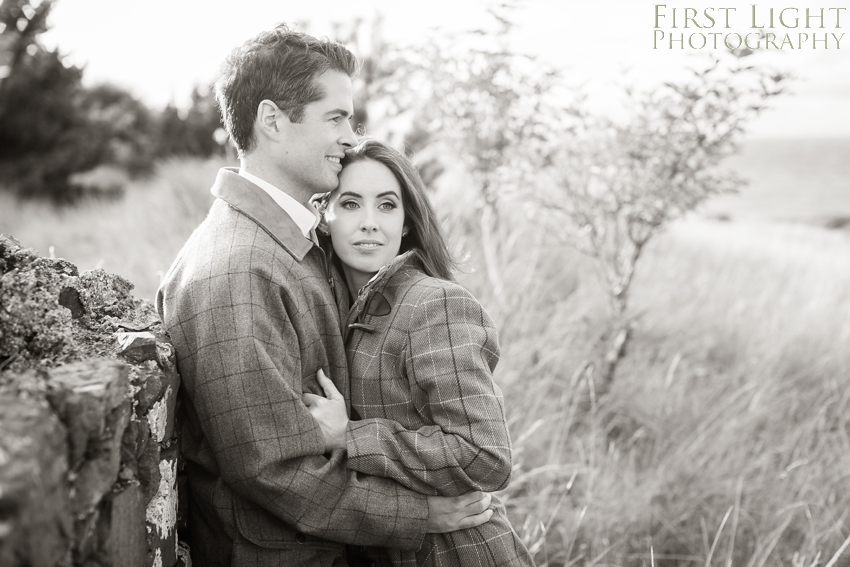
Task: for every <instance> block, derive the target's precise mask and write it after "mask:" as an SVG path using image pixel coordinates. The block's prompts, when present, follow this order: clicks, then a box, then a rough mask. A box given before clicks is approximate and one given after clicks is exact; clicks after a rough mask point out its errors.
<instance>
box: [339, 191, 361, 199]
mask: <svg viewBox="0 0 850 567" xmlns="http://www.w3.org/2000/svg"><path fill="white" fill-rule="evenodd" d="M346 195H348V196H349V197H359V198H362V197H363V195H361V194H360V193H355V192H354V191H343V192H342V193H340V194H339V198H342V197H345V196H346Z"/></svg>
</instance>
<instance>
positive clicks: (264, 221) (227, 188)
mask: <svg viewBox="0 0 850 567" xmlns="http://www.w3.org/2000/svg"><path fill="white" fill-rule="evenodd" d="M212 194H213V195H214V196H216V197H218V198H219V199H221V200H223V201H225V202H226V203H227V204H228V205H230V206H231V207H233V208H234V209H237V210H238V211H240V212H241V213H243V214H244V215H246V216H248V217H250V218H251V220H253V221H254V222H256V223H257V224H258V225H260V226H261V227H262V228H263V230H265V231H266V232H268V233H269V235H270V236H271V237H272V238H274V239H275V240H276V241H277V243H278V244H280V245H281V246H283V248H285V249H286V251H287V252H289V253H290V254H291V255H292V256H293V257H294V258H295V259H296V260H298V261H299V262H300V261H301V260H303V259H304V256H306V255H307V252H309V251H310V249H311V248H312V247H313V243H312V242H310V241H309V240H307V239H306V238H304V235H303V234H302V233H301V229H299V228H298V225H297V224H295V221H294V220H292V217H290V216H289V215H288V214H287V213H286V211H284V210H283V209H281V208H280V206H279V205H278V204H277V203H275V202H274V199H272V198H271V197H269V195H268V193H266V192H265V191H263V190H262V189H260V188H259V187H257V186H256V185H254V184H253V183H251V182H250V181H248V180H247V179H245V178H244V177H242V176H241V175H239V173H238V172H237V170H236V168H231V167H225V168H222V169H220V170H219V172H218V177H216V180H215V185H213V187H212Z"/></svg>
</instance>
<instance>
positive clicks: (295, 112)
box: [157, 25, 490, 567]
mask: <svg viewBox="0 0 850 567" xmlns="http://www.w3.org/2000/svg"><path fill="white" fill-rule="evenodd" d="M356 70H357V61H356V59H355V58H354V56H353V55H352V54H351V53H350V52H349V51H348V50H347V49H345V48H344V47H342V46H341V45H339V44H336V43H333V42H329V41H319V40H317V39H315V38H313V37H310V36H308V35H305V34H300V33H294V32H291V31H289V30H288V29H287V28H286V26H283V25H281V26H278V27H277V28H275V29H274V30H273V31H271V32H266V33H262V34H260V35H259V36H257V37H256V38H254V39H252V40H250V41H248V42H247V43H246V44H245V45H243V46H242V47H241V48H238V49H237V50H235V51H234V52H233V53H232V54H231V56H230V58H229V59H228V60H227V61H226V63H225V65H224V68H223V71H222V74H221V77H220V78H219V81H218V82H217V84H216V97H217V100H218V103H219V105H220V107H221V110H222V114H223V117H224V124H225V127H226V129H227V131H228V134H229V135H230V137H231V139H232V140H233V142H234V143H235V145H236V147H237V149H238V151H239V156H240V161H241V167H240V169H239V170H238V171H237V170H235V169H223V170H221V171H220V172H219V175H218V178H217V179H216V182H215V185H214V186H213V188H212V192H213V194H214V195H215V196H216V197H217V199H216V201H215V203H214V204H213V206H212V208H211V209H210V213H209V215H208V217H207V219H206V220H205V221H204V222H203V223H202V224H201V225H200V226H199V227H198V228H197V229H196V230H195V232H194V233H193V234H192V236H191V237H190V238H189V240H188V241H187V242H186V244H185V245H184V247H183V249H182V250H181V251H180V253H179V255H178V257H177V259H176V260H175V262H174V265H173V266H172V267H171V269H170V270H169V272H168V274H167V275H166V277H165V279H164V281H163V283H162V286H161V288H160V290H159V294H158V296H157V308H158V310H159V313H160V316H161V317H162V319H163V322H164V324H165V327H166V329H167V330H168V332H169V334H170V336H171V339H172V341H173V343H174V346H175V348H176V350H177V360H178V368H179V370H180V374H181V379H182V388H181V400H182V408H183V410H182V415H181V419H182V425H181V446H182V451H183V455H184V457H185V460H186V471H187V474H188V477H189V484H190V517H189V528H190V532H191V542H190V544H191V548H192V559H193V562H194V564H195V565H196V566H198V567H204V566H206V565H238V566H240V567H241V566H243V565H281V566H283V565H287V566H288V565H310V566H312V565H316V566H318V565H322V566H328V565H347V564H351V565H355V564H357V561H358V559H357V558H356V557H355V554H354V553H353V551H352V550H353V549H354V548H349V549H348V551H347V549H346V546H345V545H344V544H351V545H356V546H362V545H368V546H379V547H396V548H401V549H417V548H418V547H419V545H420V544H421V542H422V538H423V537H424V534H425V533H426V532H446V531H453V530H456V529H461V528H464V527H469V526H472V525H478V524H480V523H482V522H483V521H486V519H488V518H489V514H490V512H489V511H488V510H487V507H488V506H489V495H481V494H477V493H476V494H472V495H466V496H463V497H460V498H458V499H446V498H435V497H429V498H425V497H423V496H422V495H419V494H417V493H414V492H411V491H409V490H407V489H405V488H403V487H402V486H401V485H399V484H397V483H395V482H393V481H390V480H388V479H384V478H378V477H368V476H363V475H358V474H356V473H353V472H350V471H348V470H347V469H346V467H345V455H344V453H343V452H342V451H334V452H332V453H330V455H329V456H326V455H325V453H326V447H325V444H324V440H323V435H322V432H321V430H320V429H319V426H318V424H317V423H316V422H315V421H314V420H313V419H312V417H311V416H310V414H309V412H308V410H307V408H306V407H305V406H304V405H303V404H302V402H301V395H302V393H303V392H306V391H313V392H316V393H320V392H321V391H322V390H321V388H319V386H318V384H317V383H316V374H317V371H318V370H319V369H322V370H323V371H324V372H325V373H326V374H327V375H328V376H330V377H331V378H332V379H333V380H334V381H335V382H336V385H337V387H338V389H339V390H340V391H341V392H343V395H344V396H345V397H346V400H347V396H348V392H349V385H348V377H347V369H346V361H345V349H344V346H343V342H342V339H341V333H340V323H339V319H338V308H340V307H342V308H343V309H344V308H345V302H347V292H346V291H345V290H344V289H340V288H341V285H342V282H341V281H339V282H336V284H335V283H334V278H333V273H332V271H331V270H330V268H329V266H327V265H326V263H325V258H324V255H323V253H322V251H321V249H320V248H319V247H318V246H317V245H316V244H314V240H315V239H314V234H315V233H314V232H313V229H314V227H315V225H316V220H317V219H316V216H315V214H314V213H313V212H311V209H309V208H308V207H307V202H308V200H309V198H310V197H311V196H312V195H313V194H315V193H319V192H325V191H330V190H332V189H333V188H335V187H336V185H337V183H338V181H337V174H338V173H339V171H340V169H341V168H340V164H339V160H340V158H341V157H343V155H344V151H345V150H346V149H347V148H350V147H352V146H353V145H354V144H355V142H356V140H355V137H354V134H353V132H352V130H351V126H350V124H349V119H350V118H351V116H352V113H353V107H352V84H351V78H352V77H353V76H354V75H355V73H356ZM311 237H313V238H311ZM334 287H335V288H336V289H335V290H334V289H332V288H334ZM347 561H348V562H347Z"/></svg>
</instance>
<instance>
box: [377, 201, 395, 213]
mask: <svg viewBox="0 0 850 567" xmlns="http://www.w3.org/2000/svg"><path fill="white" fill-rule="evenodd" d="M378 208H379V209H381V210H382V211H392V210H393V209H395V208H397V207H396V204H395V203H391V202H389V201H387V202H386V203H381V204H380V205H378Z"/></svg>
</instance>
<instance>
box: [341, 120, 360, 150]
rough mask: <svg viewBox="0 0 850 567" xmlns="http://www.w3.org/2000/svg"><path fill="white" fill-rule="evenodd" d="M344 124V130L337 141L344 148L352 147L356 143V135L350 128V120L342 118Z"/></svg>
mask: <svg viewBox="0 0 850 567" xmlns="http://www.w3.org/2000/svg"><path fill="white" fill-rule="evenodd" d="M344 122H345V126H343V128H344V131H343V133H342V135H341V136H340V138H339V143H340V145H342V146H345V147H346V148H353V147H354V146H356V145H357V136H355V135H354V131H353V130H352V129H351V121H350V120H344Z"/></svg>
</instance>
